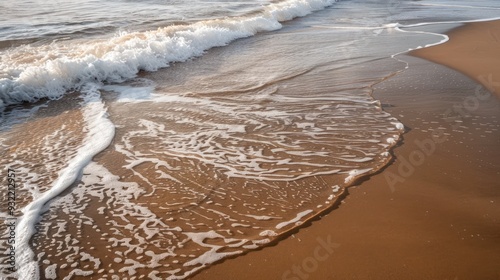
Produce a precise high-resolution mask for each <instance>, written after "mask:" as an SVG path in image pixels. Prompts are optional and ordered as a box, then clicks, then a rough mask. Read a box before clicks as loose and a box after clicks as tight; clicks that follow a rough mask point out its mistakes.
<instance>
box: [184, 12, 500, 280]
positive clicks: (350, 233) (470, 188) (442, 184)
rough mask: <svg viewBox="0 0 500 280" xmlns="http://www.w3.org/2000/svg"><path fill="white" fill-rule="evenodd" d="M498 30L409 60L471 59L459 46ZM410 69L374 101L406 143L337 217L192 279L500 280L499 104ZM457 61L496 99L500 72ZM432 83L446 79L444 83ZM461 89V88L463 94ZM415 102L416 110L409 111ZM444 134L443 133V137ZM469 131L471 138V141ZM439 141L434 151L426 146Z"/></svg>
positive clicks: (428, 70)
mask: <svg viewBox="0 0 500 280" xmlns="http://www.w3.org/2000/svg"><path fill="white" fill-rule="evenodd" d="M492 24H494V25H497V26H498V25H500V21H494V22H480V23H468V24H465V25H464V26H463V27H460V28H457V29H454V30H452V31H451V32H449V33H448V35H449V36H450V41H449V42H446V43H444V44H441V45H437V46H434V47H430V48H427V49H421V50H417V51H414V52H412V53H411V55H415V54H416V53H418V55H419V56H423V54H422V53H423V52H425V53H426V56H427V57H426V59H428V60H431V61H435V62H438V61H437V60H433V59H434V58H435V57H440V55H439V53H440V52H441V54H442V52H446V53H448V52H449V55H447V56H442V57H440V58H442V59H452V58H453V55H456V53H452V52H451V51H450V50H452V49H455V50H457V51H458V52H457V53H459V52H460V50H464V49H465V50H467V49H468V48H469V47H471V45H470V44H468V45H466V46H463V45H460V42H468V43H471V44H473V43H474V42H476V40H475V39H471V36H474V35H478V34H479V36H481V34H482V35H484V34H485V32H486V31H485V30H487V29H488V28H489V27H490V26H491V25H492ZM483 25H484V27H483ZM471 26H473V27H471ZM478 30H480V31H481V32H478ZM486 33H487V32H486ZM457 44H458V45H457ZM488 44H491V42H489V43H488V42H485V41H484V40H482V41H481V43H479V44H478V45H477V46H475V48H481V47H484V50H489V51H488V52H475V53H474V55H478V56H481V57H483V60H489V59H490V58H494V57H495V52H494V51H493V50H494V47H490V46H489V45H488ZM472 46H473V47H474V45H472ZM443 49H446V50H443ZM434 50H436V52H433V51H434ZM436 53H438V54H436ZM461 57H463V55H462V56H461ZM461 57H459V58H461ZM405 60H411V61H410V65H411V66H410V69H408V70H406V71H405V73H403V74H401V76H399V77H393V78H391V79H389V80H387V81H384V82H383V83H382V84H380V85H377V86H376V87H375V92H374V96H375V97H376V98H377V99H380V100H381V101H382V103H385V104H390V105H391V106H389V107H388V108H384V110H386V111H388V112H389V113H391V114H392V115H394V116H396V117H397V118H398V119H400V121H402V122H403V123H404V124H405V125H406V126H407V127H408V128H409V130H408V131H407V133H406V134H404V136H403V138H404V140H403V143H400V145H398V146H397V147H396V148H395V149H393V153H394V155H395V160H394V162H393V163H392V164H391V165H389V166H388V167H386V168H385V169H384V170H383V171H382V172H380V173H378V174H375V175H371V176H370V177H369V178H367V179H365V180H363V181H362V182H361V183H359V184H357V185H355V186H353V187H350V188H349V189H348V190H347V193H348V194H347V198H346V199H345V200H343V201H342V202H341V203H340V207H338V208H337V209H334V210H335V211H332V212H330V213H328V214H327V215H325V216H323V217H321V218H318V219H321V221H318V219H316V220H314V221H313V222H312V224H310V225H309V226H307V227H305V228H301V229H299V230H298V231H297V232H295V234H293V235H292V236H291V237H289V238H287V239H285V240H282V241H280V242H279V243H278V244H275V245H272V246H269V247H265V248H263V249H262V250H258V251H255V252H250V253H248V254H246V255H243V256H238V257H237V258H234V259H227V260H225V261H223V262H222V263H219V264H216V265H214V266H211V267H210V268H209V269H206V270H203V271H201V272H200V273H198V274H196V275H195V276H194V277H192V279H215V278H220V277H226V278H227V277H229V276H231V278H234V277H236V278H237V279H347V278H349V279H368V278H370V279H474V278H480V279H497V277H499V276H500V269H499V268H498V267H497V265H496V264H497V263H498V262H500V254H499V253H497V252H500V245H499V244H500V242H498V241H499V240H500V235H498V232H500V225H499V222H498V221H500V211H498V207H495V205H498V203H499V202H500V200H499V199H498V198H499V197H500V194H499V191H498V190H496V189H495V184H496V183H495V182H496V181H497V178H498V176H499V175H498V166H500V165H499V164H500V163H499V162H498V158H499V157H498V156H497V155H498V150H499V149H498V147H499V146H500V145H499V144H500V143H499V142H498V140H496V139H495V137H496V136H498V134H499V133H498V117H499V113H498V110H497V109H498V104H499V102H498V99H496V98H491V97H488V96H489V95H487V94H486V93H484V91H481V90H480V89H479V88H478V87H477V85H476V84H475V83H474V82H472V81H469V80H468V78H466V77H464V76H463V75H462V74H459V73H457V72H455V70H451V69H449V68H446V67H443V66H440V65H434V64H432V63H430V62H427V61H423V60H421V59H418V58H412V57H410V56H408V57H406V56H405ZM452 60H453V59H452ZM460 61H461V60H460V59H455V60H453V62H452V63H445V62H442V64H444V65H446V66H449V67H452V68H453V69H456V71H461V72H463V73H467V74H468V75H469V77H471V78H473V79H476V80H479V81H481V80H480V79H478V78H477V77H478V76H480V75H483V76H484V75H486V77H491V78H490V79H489V80H488V79H487V80H486V81H490V84H492V85H493V87H488V86H489V85H488V83H487V82H484V81H483V83H484V85H485V86H487V87H488V88H489V89H490V90H491V91H496V93H498V90H497V86H498V85H495V83H494V81H495V79H497V78H496V77H499V76H498V74H499V73H500V69H499V68H500V67H498V66H497V67H496V68H495V65H494V64H492V67H491V68H488V70H487V72H486V74H485V73H483V72H477V71H478V70H480V69H481V68H478V67H477V66H476V65H475V64H474V63H473V65H472V66H473V67H472V66H471V65H470V64H467V63H460ZM472 61H475V59H472ZM454 63H458V65H460V67H462V68H459V67H458V66H454V65H455V64H454ZM497 65H498V64H497ZM455 67H456V68H455ZM462 69H470V70H467V71H465V70H462ZM471 71H472V72H473V71H476V72H474V73H472V72H471ZM422 74H426V75H422ZM489 75H491V76H489ZM422 76H428V77H426V78H429V79H433V81H431V83H432V82H434V83H435V84H425V82H429V80H425V79H424V78H423V77H422ZM435 77H446V78H448V79H447V80H446V81H439V80H438V79H436V78H435ZM418 79H422V80H423V81H424V82H423V83H421V84H418V85H419V87H420V89H411V90H408V92H406V93H404V94H402V93H401V90H398V88H399V87H400V86H401V85H402V84H403V85H406V86H409V85H408V80H410V81H412V83H414V82H416V81H418ZM456 80H459V81H460V83H458V84H456V83H455V81H456ZM491 81H493V83H491ZM433 93H434V94H436V93H437V94H439V96H436V95H433ZM471 93H472V95H471ZM474 97H476V98H475V99H474ZM415 100H416V101H417V102H412V101H415ZM466 100H469V101H471V100H472V101H474V102H477V103H478V107H479V108H480V109H481V110H479V108H478V109H476V110H469V111H468V112H466V113H467V115H460V114H459V113H457V112H452V114H451V115H450V114H448V118H446V117H443V113H444V114H445V115H446V112H447V111H448V110H449V109H450V108H453V106H454V105H456V104H460V102H462V103H463V102H465V101H466ZM464 104H465V105H467V104H468V103H464ZM474 104H475V103H474ZM422 107H423V108H422ZM465 108H467V107H465ZM469 115H472V117H468V116H469ZM457 116H458V117H461V118H460V119H458V118H457ZM449 117H455V118H454V120H458V121H461V125H460V126H457V125H454V124H450V119H449ZM483 122H484V123H486V124H487V125H486V126H487V127H489V128H488V130H486V129H485V130H484V131H480V132H483V133H482V134H480V135H477V137H476V136H475V135H474V134H475V132H476V131H477V130H478V129H477V127H475V126H476V125H477V124H478V123H479V124H480V125H483V124H484V123H483ZM443 127H444V128H445V129H440V128H443ZM463 127H466V128H463ZM466 130H470V131H472V132H471V133H467V132H464V131H466ZM433 131H434V132H437V134H436V137H438V136H439V135H441V137H442V138H441V139H439V138H438V139H437V140H436V139H434V138H433V136H432V135H433V134H432V132H433ZM466 134H467V136H466ZM443 135H445V136H443ZM469 135H473V136H474V137H472V136H470V137H472V138H474V139H472V138H470V137H469ZM482 136H484V137H482ZM496 138H498V137H496ZM432 139H434V140H435V141H434V144H430V143H432V142H429V140H432ZM440 140H442V142H441V141H440ZM426 145H427V146H426ZM425 147H427V150H425V149H426V148H425ZM476 149H479V151H480V154H478V153H476V152H477V151H476ZM416 151H419V152H420V154H419V155H422V154H423V155H424V157H423V160H419V159H418V157H413V160H414V161H413V163H418V164H413V166H411V165H412V162H410V157H409V156H412V155H417V154H418V153H416ZM428 159H431V160H428ZM405 162H406V167H408V166H409V168H407V172H406V173H404V172H402V171H404V168H402V166H403V167H404V166H405ZM408 162H410V163H409V164H408ZM391 174H392V175H393V176H391ZM391 185H392V186H391ZM325 244H326V245H325ZM321 248H323V249H321ZM290 253H291V254H290ZM301 267H302V268H303V269H301ZM304 269H305V270H304Z"/></svg>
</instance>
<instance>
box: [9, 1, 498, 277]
mask: <svg viewBox="0 0 500 280" xmlns="http://www.w3.org/2000/svg"><path fill="white" fill-rule="evenodd" d="M0 11H1V17H0V112H1V122H0V146H2V149H1V150H0V155H1V157H0V165H1V166H2V168H3V170H5V171H4V172H3V173H2V180H3V181H2V182H3V183H2V187H1V188H2V190H3V192H4V193H7V185H8V180H7V173H9V174H10V173H13V174H15V182H16V190H15V192H16V199H15V203H16V204H15V207H14V209H13V210H12V211H9V210H7V205H8V202H9V201H8V196H7V195H4V196H2V197H1V198H0V202H1V203H2V204H1V205H2V208H1V211H2V212H1V213H0V215H1V216H2V219H3V221H4V225H5V227H4V228H3V229H2V234H1V235H0V247H1V248H2V252H5V254H3V255H0V273H1V274H0V276H1V277H2V279H4V278H5V279H7V278H17V279H70V278H71V277H73V278H74V279H79V278H85V277H91V278H92V279H144V278H147V279H184V278H187V277H189V275H192V274H193V273H196V272H197V271H199V270H200V269H203V268H206V267H208V266H210V264H212V263H214V262H216V261H219V260H221V259H224V258H226V257H229V256H235V255H238V254H242V253H244V252H247V251H249V250H253V249H257V248H261V247H263V246H266V244H270V243H272V242H274V241H277V240H279V239H280V238H286V237H287V236H288V234H289V232H290V231H291V230H293V229H295V228H296V227H298V226H300V225H301V224H303V223H304V222H305V221H307V220H309V219H311V218H314V217H315V216H317V215H319V214H320V213H322V211H325V210H327V209H329V208H331V207H333V205H335V204H336V203H338V202H339V199H340V198H341V197H342V194H343V192H344V190H345V189H346V187H348V186H350V185H352V184H353V183H355V182H356V180H357V179H358V178H361V177H363V176H368V175H369V174H371V173H374V172H377V171H378V170H380V169H381V168H383V167H384V166H385V165H387V164H388V163H389V162H390V160H391V153H390V151H391V148H392V147H393V146H394V145H396V144H397V143H398V139H399V138H400V137H401V135H402V133H404V124H402V123H400V122H399V121H398V119H397V116H391V115H390V114H388V113H386V112H384V110H383V104H380V102H379V101H377V100H374V99H373V98H372V96H371V93H372V87H373V86H374V85H376V84H378V83H380V82H381V81H383V80H385V79H388V78H390V77H391V76H393V75H397V74H398V73H401V72H402V71H405V69H407V68H408V67H411V65H409V64H408V63H406V62H405V61H404V60H402V59H400V58H399V57H398V54H401V53H404V52H406V51H408V50H409V49H415V48H418V47H424V46H429V45H432V44H437V43H442V42H445V41H446V40H447V37H446V36H445V35H442V34H438V33H436V32H435V30H436V28H435V26H436V25H437V24H438V23H439V27H440V28H441V29H442V31H443V32H444V31H446V30H448V29H450V28H453V27H457V26H459V25H460V24H461V22H464V21H474V20H483V19H488V18H495V17H498V16H499V15H500V3H497V1H491V0H490V1H486V0H484V1H474V2H472V1H431V0H423V1H395V0H387V1H369V0H366V1H362V0H353V1H333V0H330V1H328V0H287V1H189V2H188V1H160V0H154V1H153V0H152V1H123V0H116V1H82V0H68V1H62V0H61V1H25V0H22V1H18V2H16V3H6V2H5V1H3V2H1V3H0ZM428 26H433V32H431V31H429V30H427V29H426V28H427V27H428ZM402 90H404V88H402ZM8 169H9V170H12V171H9V172H7V170H8ZM12 221H15V222H14V223H15V226H16V230H15V234H13V235H11V230H10V229H9V227H8V225H9V223H11V222H12ZM10 236H13V237H10ZM12 241H14V244H15V249H14V250H12V249H11V248H10V247H9V244H11V243H10V242H12ZM11 252H13V253H12V254H14V256H15V264H14V266H15V268H16V269H15V271H12V270H11V267H12V264H11V263H9V261H10V260H12V258H11V255H10V254H11Z"/></svg>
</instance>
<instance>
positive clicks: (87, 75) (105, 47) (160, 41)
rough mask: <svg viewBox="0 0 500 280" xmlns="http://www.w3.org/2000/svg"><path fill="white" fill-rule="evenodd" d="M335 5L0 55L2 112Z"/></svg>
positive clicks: (300, 0) (292, 5)
mask: <svg viewBox="0 0 500 280" xmlns="http://www.w3.org/2000/svg"><path fill="white" fill-rule="evenodd" d="M334 2H335V0H288V1H283V2H279V3H274V4H270V5H268V6H266V7H265V8H264V9H263V11H262V12H261V13H258V14H256V15H252V16H247V17H235V18H225V19H216V20H207V21H200V22H197V23H194V24H191V25H188V26H169V27H165V28H160V29H158V30H154V31H148V32H136V33H121V34H119V35H116V36H115V37H113V38H110V39H109V40H106V41H93V42H92V41H91V42H89V43H87V44H80V45H76V44H71V43H67V44H68V45H64V44H57V43H56V44H52V45H49V46H43V47H38V48H37V47H31V46H24V47H19V48H16V49H13V50H9V51H6V52H5V53H4V54H2V55H1V56H0V58H1V59H0V61H1V62H0V69H2V71H3V73H2V72H0V77H2V76H3V77H4V78H1V79H0V111H3V108H4V107H5V106H6V105H9V104H15V103H20V102H34V101H36V100H39V99H41V98H58V97H60V96H61V95H63V94H64V93H65V92H66V91H68V90H79V89H81V88H82V87H83V86H85V85H86V84H87V83H89V82H123V81H125V80H128V79H130V78H133V77H135V75H136V74H137V73H138V72H139V71H140V70H146V71H156V70H158V69H159V68H163V67H167V66H169V64H170V63H172V62H182V61H186V60H188V59H190V58H192V57H196V56H200V55H202V54H203V53H204V52H205V51H206V50H208V49H210V48H213V47H219V46H224V45H227V44H228V43H230V42H231V41H234V40H235V39H238V38H244V37H249V36H253V35H255V34H256V33H258V32H265V31H272V30H276V29H280V28H281V24H280V22H283V21H287V20H291V19H293V18H295V17H301V16H305V15H307V14H309V13H311V12H313V11H316V10H321V9H323V8H325V7H327V6H329V5H331V4H333V3H334ZM67 49H71V52H69V53H68V51H67ZM17 57H22V58H23V59H22V60H19V59H17ZM25 61H30V62H25Z"/></svg>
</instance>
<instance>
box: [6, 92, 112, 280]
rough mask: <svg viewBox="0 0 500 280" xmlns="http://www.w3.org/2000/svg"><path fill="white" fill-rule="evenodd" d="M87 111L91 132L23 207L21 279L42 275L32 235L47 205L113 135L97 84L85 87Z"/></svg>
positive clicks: (18, 248) (18, 230) (19, 241)
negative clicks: (50, 182) (49, 184)
mask: <svg viewBox="0 0 500 280" xmlns="http://www.w3.org/2000/svg"><path fill="white" fill-rule="evenodd" d="M83 91H84V93H85V95H84V101H83V103H84V108H83V114H84V119H85V122H86V126H87V129H88V134H87V136H86V139H85V141H84V143H85V145H83V146H82V147H81V148H80V149H79V150H78V153H77V155H76V156H75V157H74V158H73V159H72V160H71V161H70V162H69V163H68V165H67V166H66V168H64V169H63V170H61V172H60V173H59V177H58V178H57V179H56V180H55V181H54V183H53V185H52V187H51V188H50V189H49V190H48V191H46V192H45V193H43V194H42V195H41V196H40V197H38V198H37V199H35V200H34V201H32V202H31V203H30V204H28V205H27V206H26V207H24V209H23V210H22V212H23V216H22V217H21V218H20V219H19V223H18V225H17V227H16V241H15V242H16V244H17V246H16V259H17V261H18V264H19V268H18V279H21V280H33V279H39V278H40V275H39V270H38V269H39V268H38V263H37V261H36V260H35V255H34V253H33V251H32V250H31V248H30V242H29V241H30V239H31V236H32V235H33V234H34V233H35V225H36V223H37V222H38V220H39V218H40V215H41V214H42V213H43V212H44V208H45V207H46V206H47V204H49V203H50V201H51V200H52V199H53V198H54V197H56V196H57V195H59V194H60V193H61V192H63V191H64V190H65V189H66V188H68V187H69V186H70V185H71V184H72V183H73V182H74V181H75V180H76V179H77V177H78V176H79V175H80V173H81V170H82V169H83V167H85V166H86V165H87V164H88V163H89V162H90V161H91V160H92V157H94V156H95V155H97V154H98V153H99V152H100V151H102V150H104V149H105V148H106V147H107V146H108V145H109V144H110V143H111V140H112V139H113V136H114V133H115V130H114V125H113V124H112V123H111V121H110V120H109V119H108V118H107V113H106V109H105V107H104V104H103V103H102V102H101V99H100V95H99V91H98V90H97V87H96V86H87V87H86V88H85V89H84V90H83Z"/></svg>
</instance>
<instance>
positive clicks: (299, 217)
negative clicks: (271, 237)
mask: <svg viewBox="0 0 500 280" xmlns="http://www.w3.org/2000/svg"><path fill="white" fill-rule="evenodd" d="M312 212H313V210H305V211H302V212H300V213H298V214H297V216H296V217H295V218H293V219H291V220H290V221H286V222H282V223H279V224H277V225H276V228H277V229H282V228H284V227H286V226H287V225H290V224H293V223H296V222H298V221H300V219H302V217H304V216H307V215H308V214H310V213H312Z"/></svg>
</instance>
